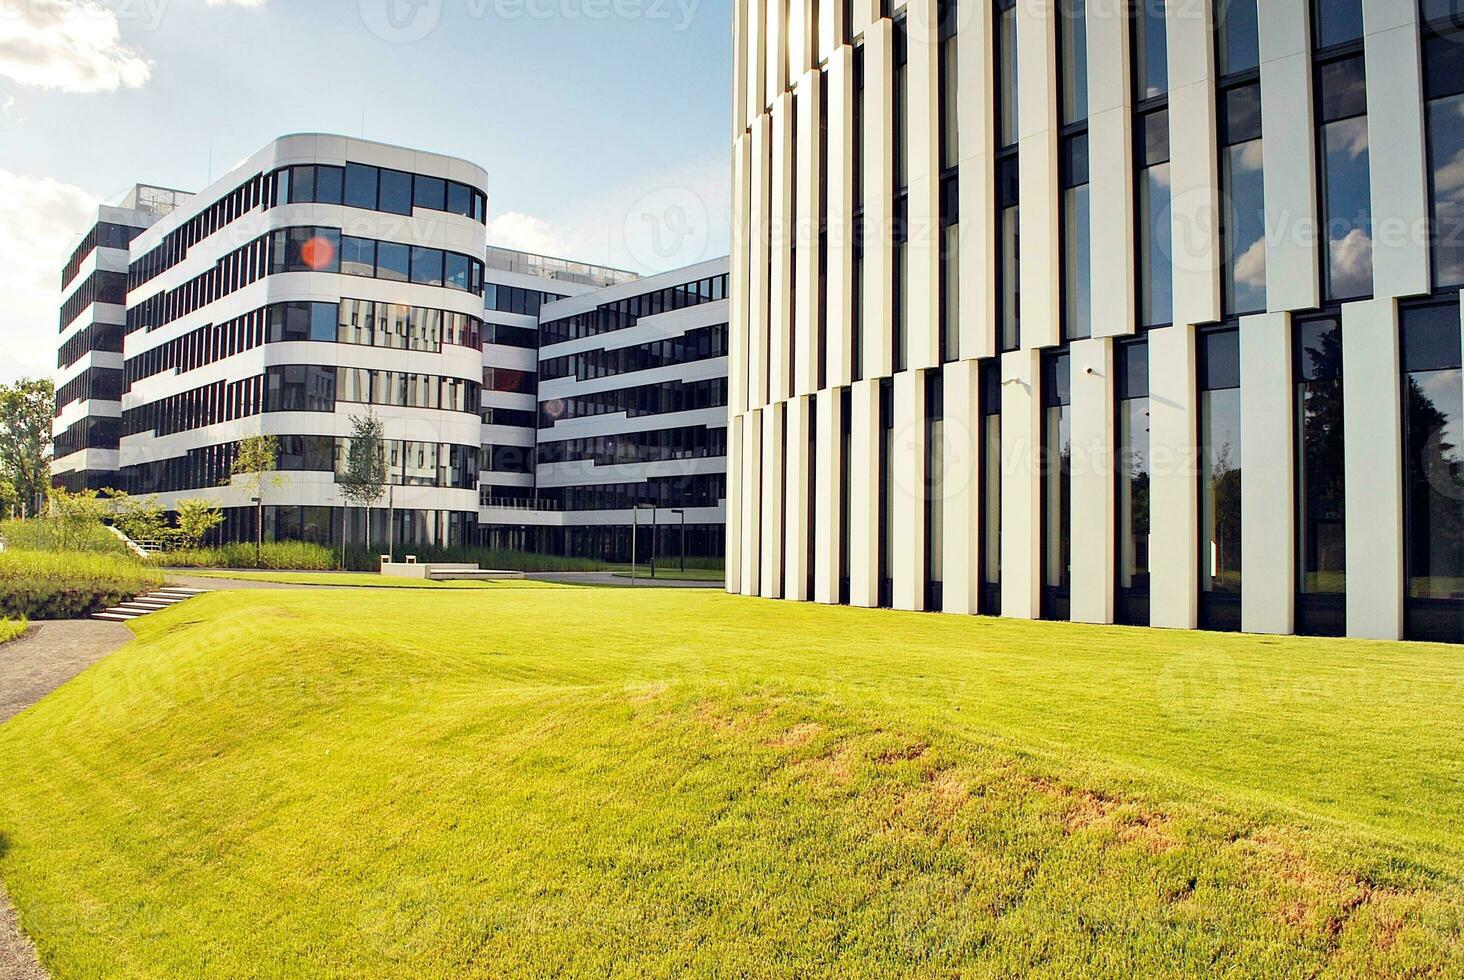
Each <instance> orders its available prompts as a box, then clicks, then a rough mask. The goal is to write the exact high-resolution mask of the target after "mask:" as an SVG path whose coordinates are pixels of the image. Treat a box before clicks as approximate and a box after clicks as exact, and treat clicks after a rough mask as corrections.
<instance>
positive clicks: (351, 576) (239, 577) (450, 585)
mask: <svg viewBox="0 0 1464 980" xmlns="http://www.w3.org/2000/svg"><path fill="white" fill-rule="evenodd" d="M188 574H189V575H190V576H191V577H194V578H221V579H234V580H235V581H242V582H274V583H277V584H280V585H334V586H345V587H349V588H355V589H559V588H564V586H562V585H559V584H557V583H554V582H538V581H534V580H531V579H501V580H498V581H486V582H475V581H472V580H465V581H457V582H429V581H427V580H426V579H419V578H390V577H388V576H385V575H376V574H370V573H367V572H213V571H210V572H189V573H188Z"/></svg>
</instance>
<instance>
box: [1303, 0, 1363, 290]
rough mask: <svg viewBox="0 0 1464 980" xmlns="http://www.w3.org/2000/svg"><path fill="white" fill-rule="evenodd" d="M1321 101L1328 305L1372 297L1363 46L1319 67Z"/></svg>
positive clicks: (1324, 272)
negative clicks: (1352, 52) (1361, 48)
mask: <svg viewBox="0 0 1464 980" xmlns="http://www.w3.org/2000/svg"><path fill="white" fill-rule="evenodd" d="M1344 6H1345V5H1344ZM1317 101H1318V111H1317V117H1318V118H1317V123H1318V125H1319V126H1320V127H1321V130H1320V133H1319V136H1318V139H1319V142H1320V147H1319V150H1320V154H1321V160H1322V167H1321V186H1320V190H1321V196H1322V218H1323V221H1324V222H1325V224H1324V228H1325V229H1326V243H1327V244H1326V253H1325V255H1324V256H1323V262H1322V287H1323V293H1322V295H1323V297H1324V298H1325V299H1329V300H1348V299H1358V298H1361V297H1366V296H1371V295H1372V291H1373V282H1372V190H1371V186H1370V184H1369V179H1370V176H1369V175H1370V171H1369V168H1368V133H1367V78H1366V74H1365V71H1364V67H1363V56H1362V52H1361V50H1360V47H1359V49H1358V50H1357V52H1356V53H1355V54H1352V55H1349V56H1347V57H1343V58H1340V59H1337V60H1333V61H1327V62H1323V63H1322V64H1319V65H1318V66H1317Z"/></svg>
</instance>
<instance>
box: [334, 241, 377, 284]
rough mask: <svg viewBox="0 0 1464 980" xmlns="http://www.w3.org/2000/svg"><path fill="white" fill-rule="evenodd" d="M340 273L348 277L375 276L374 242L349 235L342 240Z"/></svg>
mask: <svg viewBox="0 0 1464 980" xmlns="http://www.w3.org/2000/svg"><path fill="white" fill-rule="evenodd" d="M341 272H342V273H343V274H345V275H348V276H367V277H371V276H374V275H376V242H374V241H372V240H371V239H369V238H352V237H351V236H349V235H347V236H345V237H344V238H342V239H341Z"/></svg>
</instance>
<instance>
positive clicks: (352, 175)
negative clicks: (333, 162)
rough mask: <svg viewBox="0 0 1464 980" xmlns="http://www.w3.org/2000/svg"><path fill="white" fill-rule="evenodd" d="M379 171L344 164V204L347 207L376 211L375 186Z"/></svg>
mask: <svg viewBox="0 0 1464 980" xmlns="http://www.w3.org/2000/svg"><path fill="white" fill-rule="evenodd" d="M379 179H380V171H379V170H377V169H376V168H375V167H366V166H362V165H361V164H359V163H348V164H346V189H345V203H346V205H347V206H348V207H353V208H363V209H365V210H367V211H375V210H376V202H377V194H376V184H377V181H378V180H379Z"/></svg>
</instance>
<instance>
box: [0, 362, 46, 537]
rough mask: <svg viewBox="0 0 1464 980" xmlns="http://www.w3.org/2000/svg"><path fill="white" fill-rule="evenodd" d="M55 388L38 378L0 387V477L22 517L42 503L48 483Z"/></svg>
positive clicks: (25, 379)
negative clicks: (12, 489) (17, 500)
mask: <svg viewBox="0 0 1464 980" xmlns="http://www.w3.org/2000/svg"><path fill="white" fill-rule="evenodd" d="M55 408H56V386H55V385H53V384H52V383H51V382H50V381H47V380H45V379H42V378H24V379H22V380H20V381H17V382H16V383H15V384H13V385H0V477H3V478H4V479H6V480H8V481H9V482H10V485H11V486H12V487H13V488H14V493H15V496H16V497H18V498H19V500H20V507H21V511H22V513H26V512H31V511H34V510H36V509H37V508H38V507H39V506H40V501H41V500H43V499H45V497H46V491H47V490H48V489H49V487H50V483H51V420H52V418H54V416H55Z"/></svg>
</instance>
